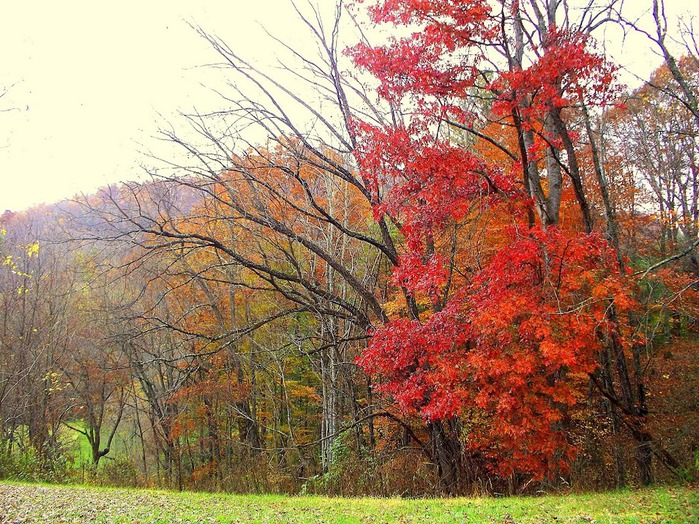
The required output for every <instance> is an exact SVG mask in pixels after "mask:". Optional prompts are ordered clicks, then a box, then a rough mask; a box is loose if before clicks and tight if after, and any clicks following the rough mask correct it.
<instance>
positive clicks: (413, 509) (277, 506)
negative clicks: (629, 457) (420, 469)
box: [0, 483, 699, 524]
mask: <svg viewBox="0 0 699 524" xmlns="http://www.w3.org/2000/svg"><path fill="white" fill-rule="evenodd" d="M29 522H33V523H34V522H45V523H51V522H55V523H83V522H91V523H93V522H94V523H126V524H155V523H162V524H165V523H168V524H169V523H195V522H196V523H227V524H228V523H231V524H233V523H241V524H242V523H245V524H248V523H250V524H251V523H275V522H279V523H290V522H293V523H347V524H349V523H362V524H364V523H366V524H369V523H372V524H373V523H377V524H378V523H400V524H406V523H452V522H455V523H478V522H484V523H499V524H515V523H517V524H520V523H534V522H537V523H540V522H555V523H580V524H583V523H592V522H594V523H598V524H602V523H648V524H651V523H653V524H656V523H658V524H659V523H670V522H678V523H680V522H681V523H686V522H690V523H691V522H699V490H697V489H696V488H693V487H657V488H653V489H640V490H630V491H616V492H610V493H596V494H583V495H567V496H543V497H517V498H497V499H496V498H473V499H466V498H459V499H411V500H406V499H371V498H356V499H349V498H345V499H342V498H329V497H316V496H299V497H288V496H280V495H223V494H207V493H190V492H185V493H173V492H166V491H151V490H129V489H110V488H93V487H66V486H47V485H32V484H16V483H0V523H2V524H8V523H12V524H19V523H29Z"/></svg>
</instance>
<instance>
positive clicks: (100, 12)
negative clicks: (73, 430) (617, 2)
mask: <svg viewBox="0 0 699 524" xmlns="http://www.w3.org/2000/svg"><path fill="white" fill-rule="evenodd" d="M302 1H303V0H302ZM627 1H629V0H627ZM632 1H633V3H634V4H639V5H640V4H648V5H650V0H632ZM666 1H667V4H668V9H673V10H677V9H690V7H691V6H690V5H689V4H692V5H693V4H695V3H699V2H696V0H666ZM314 2H315V3H318V4H320V5H322V6H324V5H325V4H328V5H331V4H334V0H314ZM2 3H3V5H2V11H1V13H2V16H1V17H0V49H1V51H0V91H1V90H2V88H3V87H5V88H9V91H8V93H7V94H6V96H5V97H3V98H0V213H2V211H3V210H5V209H12V210H21V209H23V208H26V207H28V206H32V205H36V204H39V203H42V202H54V201H57V200H60V199H62V198H66V197H70V196H72V195H74V194H76V193H78V192H92V191H94V190H95V189H96V188H98V187H100V186H103V185H106V184H107V183H109V182H114V181H119V180H128V179H134V178H136V177H137V176H138V175H139V174H141V173H142V169H141V168H140V165H141V164H142V163H144V162H148V160H147V159H144V158H143V157H142V156H141V155H140V154H139V150H141V149H143V145H145V147H146V148H147V147H148V143H149V141H151V140H152V137H153V136H154V135H156V134H157V130H158V127H159V124H162V123H163V120H164V119H168V120H170V121H176V113H177V111H178V110H184V111H187V110H189V109H191V108H192V107H194V106H196V105H198V104H202V102H206V100H205V98H206V97H208V96H213V95H211V94H210V93H209V92H208V91H207V90H206V89H204V88H203V87H202V86H201V85H200V82H201V79H202V78H203V77H205V76H206V75H209V74H212V73H211V71H204V70H202V69H201V68H200V67H199V66H202V65H205V64H207V63H211V62H215V61H217V57H216V55H215V53H213V51H212V50H211V49H210V47H209V46H208V44H206V42H204V41H203V40H202V39H201V38H200V37H199V36H198V35H197V34H196V33H195V32H194V30H192V29H191V28H190V27H189V25H188V22H191V23H194V24H198V25H200V26H201V27H203V28H204V29H205V30H206V31H208V32H210V33H214V34H217V35H218V36H220V37H222V38H223V39H224V40H225V41H226V42H227V43H228V44H229V45H230V46H231V47H233V48H234V49H236V50H237V51H238V50H239V51H240V53H241V54H243V55H244V56H255V57H258V58H260V59H264V58H265V57H269V55H270V54H271V53H272V51H271V50H272V49H273V48H274V45H275V44H274V43H273V42H270V40H269V39H268V38H267V37H266V36H265V35H264V33H263V32H262V30H261V28H260V26H259V24H261V23H262V24H264V25H265V26H266V27H267V28H268V29H269V30H270V31H271V32H273V33H274V34H278V35H280V37H282V39H287V38H292V39H294V40H296V43H299V42H301V38H302V35H303V32H302V31H301V30H298V29H297V30H296V31H295V28H298V25H295V24H294V20H295V18H294V15H293V13H292V11H291V9H290V6H289V3H288V0H249V1H247V0H201V1H196V0H189V1H187V0H122V1H119V2H106V1H98V0H64V1H62V2H57V1H55V0H22V1H20V0H17V1H14V2H10V1H9V0H6V1H4V2H2ZM692 9H694V11H695V12H699V7H697V6H694V7H692ZM634 45H635V48H634V47H633V46H627V49H626V50H625V51H624V52H623V53H620V54H619V55H620V56H621V57H622V58H623V59H624V60H625V61H629V60H631V61H632V62H633V67H634V68H635V69H636V70H637V71H638V72H639V73H640V74H647V73H646V71H649V70H650V69H651V68H653V67H655V66H657V65H659V59H658V58H657V57H655V56H654V55H653V54H652V53H651V52H650V51H648V50H646V49H643V46H642V45H641V46H640V47H639V45H638V44H637V43H636V44H634ZM631 51H633V52H631ZM615 54H617V53H615ZM203 105H206V104H205V103H204V104H203Z"/></svg>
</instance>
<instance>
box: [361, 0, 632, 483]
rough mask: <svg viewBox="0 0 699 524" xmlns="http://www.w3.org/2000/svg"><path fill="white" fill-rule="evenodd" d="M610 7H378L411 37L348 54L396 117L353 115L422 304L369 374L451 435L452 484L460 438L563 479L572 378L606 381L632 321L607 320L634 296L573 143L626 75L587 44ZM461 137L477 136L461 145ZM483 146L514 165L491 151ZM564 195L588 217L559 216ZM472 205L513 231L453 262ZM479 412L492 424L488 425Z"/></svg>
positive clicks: (399, 324)
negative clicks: (478, 256) (475, 262)
mask: <svg viewBox="0 0 699 524" xmlns="http://www.w3.org/2000/svg"><path fill="white" fill-rule="evenodd" d="M614 5H615V2H607V3H604V4H603V5H597V4H596V5H594V6H593V5H590V6H588V7H587V9H585V10H583V11H582V12H581V13H579V14H574V13H573V12H571V11H569V10H568V8H567V5H561V4H560V3H558V2H553V1H551V2H548V1H547V2H538V1H532V2H527V3H524V2H517V1H513V2H498V3H497V4H495V5H491V4H490V3H488V2H481V1H475V0H474V1H470V2H452V1H449V0H443V1H434V2H428V3H425V2H394V1H383V2H377V3H375V4H374V5H372V7H371V8H370V14H371V16H372V19H373V20H374V21H375V22H377V23H382V22H388V23H393V24H396V25H405V26H408V27H410V29H411V30H413V29H416V31H415V32H412V33H411V34H410V35H409V36H407V37H404V38H394V39H391V41H390V42H389V43H388V44H387V45H385V46H379V47H371V46H368V45H366V44H362V45H359V46H357V47H356V48H354V50H353V51H352V54H353V56H354V58H355V61H356V62H357V63H358V64H359V65H361V66H363V67H364V68H366V69H367V70H368V71H370V72H371V73H373V74H374V75H376V77H377V79H378V80H379V81H380V84H381V85H380V88H379V93H380V94H381V96H383V97H384V98H385V99H386V100H387V101H388V102H389V103H391V104H393V106H394V107H395V108H396V112H397V113H399V114H401V115H402V118H401V119H400V120H396V121H394V122H393V123H390V124H387V125H380V126H377V125H375V124H372V123H369V122H365V121H356V122H355V123H354V125H355V126H356V128H357V130H358V133H359V136H360V138H359V140H358V151H357V158H358V162H359V163H360V167H361V173H362V176H364V177H365V178H367V179H368V180H371V181H374V183H376V184H380V185H381V186H382V187H389V188H390V190H389V192H388V193H387V195H386V197H385V200H384V202H383V203H382V204H380V205H376V206H375V213H376V214H378V216H380V217H384V218H388V219H390V220H392V221H393V222H394V223H396V224H399V227H400V231H401V233H402V234H403V235H404V238H405V247H404V250H403V252H402V254H401V256H400V259H399V264H398V267H397V269H396V270H395V271H394V273H393V282H394V284H396V285H401V286H403V287H405V288H406V289H407V290H408V292H409V295H410V297H411V299H412V301H413V303H414V304H424V305H425V306H424V307H423V308H422V310H421V309H420V308H417V307H414V308H412V310H411V311H410V312H409V316H408V318H406V319H396V320H393V321H391V322H388V323H386V324H384V326H382V327H380V328H378V329H377V330H376V331H375V332H374V334H373V337H372V340H371V343H370V346H369V348H368V350H367V352H366V353H365V355H364V356H363V357H362V359H361V360H360V362H361V363H362V365H363V366H364V367H365V369H367V370H368V371H372V372H375V373H378V374H379V376H383V377H384V386H383V387H384V389H385V390H386V391H388V392H390V393H392V394H393V395H394V396H395V398H396V399H397V400H398V402H399V404H400V405H401V406H402V407H403V409H404V410H406V411H412V412H416V413H419V414H420V415H421V416H422V417H423V418H424V419H425V420H426V421H427V422H428V423H429V424H432V425H433V426H435V427H438V428H443V427H444V426H445V424H448V425H449V426H450V427H451V428H452V434H451V436H450V437H449V440H450V443H449V444H445V448H448V449H446V450H445V453H444V457H445V458H444V460H443V461H441V462H440V463H439V466H440V469H441V472H442V478H443V482H444V484H445V487H446V488H447V489H456V488H457V486H458V484H459V482H460V481H461V479H460V474H461V473H460V471H459V469H458V467H454V462H455V461H456V457H455V455H458V454H459V442H460V441H461V439H462V438H463V437H462V435H463V432H465V433H467V434H468V445H469V447H470V448H471V449H472V450H473V449H475V450H476V451H482V450H484V449H485V448H483V447H481V446H483V445H484V444H483V443H484V442H485V443H488V445H491V446H493V445H494V446H495V448H496V449H498V453H497V454H496V456H492V455H489V454H488V453H486V455H489V457H488V458H490V459H494V463H493V467H494V468H495V469H496V470H497V471H499V472H500V474H502V475H504V476H507V475H510V474H511V473H512V472H513V471H519V472H521V473H528V474H531V475H533V476H534V477H535V478H542V477H543V476H546V475H555V474H557V473H558V472H559V471H564V470H565V466H566V464H567V463H569V461H570V458H571V456H572V451H571V449H570V447H568V446H566V445H565V439H566V436H565V435H566V433H565V429H566V427H567V420H568V419H569V412H570V410H571V409H572V408H573V407H574V406H575V404H576V403H577V399H576V395H575V394H574V393H573V391H574V390H575V388H573V387H572V386H571V384H573V383H574V382H575V380H576V378H575V377H579V376H583V377H584V376H587V374H588V373H591V372H592V371H593V370H594V368H595V366H594V359H595V358H596V356H597V355H598V353H599V351H601V350H602V348H603V347H604V344H605V340H606V341H611V340H614V341H617V342H619V343H620V344H622V345H624V344H627V340H626V338H625V337H626V336H627V335H628V331H627V330H625V328H624V320H623V317H622V316H619V315H616V316H614V317H606V315H607V314H608V312H609V310H610V308H614V309H618V310H619V311H625V312H628V311H629V308H630V307H631V303H632V301H631V299H630V297H629V294H628V291H627V290H626V288H625V286H624V285H623V275H622V274H621V272H620V268H619V267H618V265H617V264H616V263H615V262H614V261H615V259H616V257H615V256H613V253H614V250H613V249H611V248H610V247H609V246H608V245H607V244H606V243H605V242H604V241H601V240H600V239H599V238H598V237H597V236H596V235H595V234H594V233H593V213H592V210H591V208H590V204H589V198H588V195H587V194H586V188H585V172H584V170H583V162H582V158H583V155H584V153H583V151H582V150H581V149H580V148H579V147H577V146H576V144H575V140H574V137H575V136H576V135H577V131H576V127H577V125H578V124H577V122H579V121H580V119H576V115H580V113H579V112H578V111H579V109H580V107H582V106H586V107H590V108H592V107H600V106H604V105H605V104H607V103H609V102H611V100H612V99H613V97H614V94H615V92H616V91H615V88H614V86H613V83H612V80H613V74H614V67H613V66H611V65H610V64H608V63H607V62H606V61H605V60H604V58H603V57H602V56H601V55H599V54H597V53H596V52H595V51H594V48H593V44H592V41H591V38H590V33H591V32H592V31H594V30H595V29H596V28H598V27H599V26H600V25H602V24H603V23H605V22H606V21H607V20H608V19H609V16H610V15H611V13H612V9H613V7H614ZM474 99H477V100H484V101H485V103H484V104H479V105H474V104H472V103H471V100H474ZM400 108H402V112H401V109H400ZM494 122H497V123H499V124H500V125H503V126H505V127H508V128H511V129H512V130H513V132H514V133H515V135H516V137H517V149H514V150H512V149H510V148H509V147H508V145H507V143H506V142H505V141H503V140H501V138H500V137H501V136H503V135H502V134H499V135H498V134H493V135H491V134H488V133H490V132H492V131H493V130H495V129H496V128H494V127H493V126H492V123H494ZM449 127H452V128H457V129H459V130H462V131H464V132H466V133H467V134H468V135H469V136H470V137H471V138H472V140H471V141H470V143H469V142H466V143H464V142H461V143H459V142H456V141H454V139H453V138H452V136H451V135H450V133H446V132H445V131H444V130H445V129H447V128H449ZM474 141H483V142H487V143H488V144H489V146H492V147H494V148H497V149H499V150H500V151H501V152H502V153H504V155H505V156H506V158H507V161H506V162H505V163H494V162H493V161H492V158H489V157H488V156H487V155H486V156H483V155H481V154H479V150H478V149H476V148H473V147H472V146H471V145H470V144H472V143H473V142H474ZM564 175H565V178H564ZM588 190H589V188H588ZM566 192H569V193H570V194H571V195H572V198H573V202H575V204H576V207H577V210H576V212H575V213H574V214H573V215H572V218H573V219H572V220H571V219H568V220H569V221H568V222H563V220H562V215H561V203H562V198H563V196H564V195H565V194H566ZM474 206H476V207H478V206H480V207H485V208H490V209H496V208H497V207H498V206H499V210H500V212H501V213H505V214H506V215H505V216H509V220H510V221H511V222H512V223H513V234H512V236H511V240H510V242H509V243H508V244H507V246H506V247H505V248H504V249H503V250H502V251H500V252H499V253H497V254H496V255H495V256H494V257H493V258H492V259H490V260H489V261H486V262H485V266H484V267H483V268H482V269H481V268H478V269H475V268H471V269H470V270H469V269H465V268H455V267H454V265H453V260H450V257H449V256H448V253H445V252H444V251H441V250H440V249H439V247H440V238H443V236H444V234H445V232H446V231H448V230H449V229H450V228H451V227H453V224H455V223H457V224H458V223H462V222H464V221H468V220H469V219H470V217H471V216H472V213H473V211H472V210H473V209H474ZM534 212H535V213H536V216H537V217H538V219H539V223H538V224H537V223H536V222H535V214H534ZM585 253H587V255H585ZM610 255H612V256H610ZM530 269H531V271H530ZM459 273H460V274H461V275H464V278H463V279H461V280H456V281H455V280H454V279H453V278H451V275H453V274H459ZM497 297H499V298H501V300H500V301H497ZM507 300H510V301H512V302H511V303H507ZM620 314H621V313H620ZM499 317H502V319H504V321H501V320H500V319H499ZM539 322H541V324H539ZM558 322H562V324H558ZM601 325H604V326H606V327H605V328H604V329H601V328H600V329H601V331H600V330H599V329H598V327H599V326H601ZM535 326H538V327H535ZM605 330H608V331H605ZM602 332H606V335H604V334H603V333H602ZM568 335H570V337H568ZM576 336H577V337H579V338H580V341H579V343H576V342H575V338H576ZM476 363H478V364H477V365H476ZM510 373H511V374H512V375H510ZM507 377H511V378H507ZM536 383H539V384H541V386H540V387H539V386H533V387H532V389H529V388H528V387H527V386H528V385H531V384H536ZM486 385H489V387H486ZM519 388H522V389H519ZM476 392H482V394H480V395H478V394H477V393H476ZM544 406H546V407H547V408H546V409H545V408H544ZM525 413H529V416H528V417H526V416H523V414H525ZM464 417H465V418H464ZM483 417H485V419H486V420H489V421H492V422H493V423H492V424H478V422H477V421H478V419H479V418H480V419H481V420H482V419H483ZM528 442H529V443H530V444H531V445H530V444H527V443H528ZM474 459H475V457H474Z"/></svg>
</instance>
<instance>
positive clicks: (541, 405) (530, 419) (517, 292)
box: [359, 228, 633, 477]
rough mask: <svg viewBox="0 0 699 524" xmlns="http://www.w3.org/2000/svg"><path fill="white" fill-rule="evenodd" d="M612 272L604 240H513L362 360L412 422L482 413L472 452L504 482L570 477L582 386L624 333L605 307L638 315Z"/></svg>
mask: <svg viewBox="0 0 699 524" xmlns="http://www.w3.org/2000/svg"><path fill="white" fill-rule="evenodd" d="M615 267H616V266H615V261H614V258H613V253H612V252H611V250H610V249H609V248H608V246H607V244H606V242H605V241H603V240H602V239H601V238H600V237H599V236H597V235H579V234H575V235H567V234H565V233H563V232H561V231H558V230H556V229H553V228H550V229H548V230H547V231H542V230H532V231H528V232H527V234H526V235H521V234H519V233H518V232H514V233H513V239H512V243H511V244H510V245H509V246H508V247H507V248H506V249H504V250H502V251H501V252H500V253H498V254H497V255H496V256H495V257H494V258H493V260H492V262H491V263H490V264H489V265H488V266H487V267H486V268H484V270H483V271H482V272H480V273H479V275H478V276H477V278H476V279H475V280H474V282H473V283H472V285H471V286H469V287H466V288H463V289H461V290H459V292H458V293H456V294H455V295H454V296H452V297H451V298H450V300H449V302H448V304H447V306H446V307H445V308H444V309H443V310H441V311H439V312H437V313H435V314H433V315H432V316H430V317H429V318H428V319H427V320H425V321H424V322H420V321H418V320H406V319H399V320H395V321H392V322H390V323H388V324H386V325H384V326H382V327H381V328H379V329H378V330H377V331H376V332H375V333H374V336H373V337H372V341H371V344H370V346H369V348H368V349H367V351H366V352H365V353H364V354H363V355H362V357H361V358H360V359H359V363H360V365H361V366H362V367H363V368H364V369H365V370H367V371H368V372H370V373H374V374H377V375H379V376H381V377H382V378H383V380H384V381H383V384H382V386H381V388H382V389H383V390H384V391H386V392H388V393H390V394H392V395H393V396H394V398H395V399H396V401H397V402H398V404H399V405H400V407H401V408H402V409H403V410H404V411H406V412H408V413H412V414H419V415H421V416H422V417H424V418H425V419H426V420H435V419H445V418H451V417H454V416H456V415H459V414H461V413H464V412H465V410H466V409H467V408H470V410H471V411H470V412H471V413H474V411H473V410H474V409H475V410H476V412H478V413H479V415H478V416H479V417H480V419H481V420H485V421H486V423H481V424H474V426H473V432H472V434H471V435H470V439H469V443H470V445H471V446H473V447H475V448H479V449H483V450H484V451H485V452H486V453H487V454H488V455H490V456H491V457H492V458H493V459H494V460H495V462H496V463H497V466H498V471H499V472H500V473H501V474H503V475H507V474H510V473H512V472H513V471H520V472H527V473H531V474H533V475H535V476H538V477H541V476H543V475H545V474H547V473H552V472H554V471H557V470H558V471H560V470H565V467H566V464H567V462H568V461H569V460H570V459H571V458H572V457H574V455H575V449H574V448H573V447H572V446H571V445H569V443H568V442H567V441H566V436H565V429H566V422H567V419H568V416H569V412H570V410H571V409H572V408H573V407H574V406H575V405H576V403H577V401H578V394H577V390H578V386H579V385H580V383H579V379H583V381H584V379H585V378H586V375H587V373H590V372H592V371H593V370H594V368H595V366H596V357H597V354H598V352H599V351H600V350H601V349H602V342H601V339H600V336H601V335H602V334H604V332H605V331H608V330H618V326H614V325H610V323H609V321H608V318H607V316H606V310H607V308H608V307H609V306H610V304H611V302H612V297H614V300H615V306H616V307H617V308H623V307H624V306H626V307H632V306H633V301H632V300H631V299H629V298H627V300H622V296H623V287H624V286H623V279H622V276H621V275H619V274H618V272H617V271H616V270H615V269H614V268H615ZM483 417H485V418H483Z"/></svg>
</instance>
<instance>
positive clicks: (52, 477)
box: [0, 0, 699, 496]
mask: <svg viewBox="0 0 699 524" xmlns="http://www.w3.org/2000/svg"><path fill="white" fill-rule="evenodd" d="M645 1H646V3H647V4H648V5H647V12H646V14H645V17H643V18H633V17H628V16H626V15H625V11H624V9H623V8H624V2H623V1H621V0H589V1H586V2H579V3H573V2H571V3H570V5H569V3H568V2H565V1H560V0H497V1H489V0H376V1H368V0H367V1H361V0H359V1H355V2H351V3H347V2H344V1H343V0H337V2H336V4H337V5H336V9H335V11H334V15H333V16H332V17H330V18H328V17H327V16H325V15H323V14H322V13H321V12H320V11H319V10H318V8H314V4H313V3H312V2H309V3H307V4H306V3H303V2H300V1H299V2H297V6H296V12H297V15H298V17H299V19H300V20H301V21H302V23H303V24H304V26H305V28H306V34H305V35H304V37H305V38H306V39H307V40H309V41H310V42H312V45H311V46H310V47H309V48H308V49H311V51H308V49H297V48H295V47H293V46H291V45H290V44H287V43H285V42H283V41H279V40H274V38H272V39H271V40H272V44H273V45H274V46H276V48H277V49H278V52H279V53H280V56H284V59H280V62H279V67H277V68H275V69H271V70H268V69H266V68H263V67H262V66H259V65H258V64H256V63H254V62H251V61H248V60H247V59H246V57H245V54H244V53H243V52H241V51H239V50H236V49H232V48H231V47H229V46H228V45H227V44H226V42H225V40H223V39H221V38H219V37H217V36H215V35H212V34H209V33H207V32H206V30H205V28H196V27H195V28H194V31H196V32H198V35H197V36H196V37H197V38H201V39H204V40H205V41H206V42H207V43H208V44H209V46H210V48H211V53H212V56H213V57H214V59H215V60H218V64H217V66H216V67H217V68H219V74H220V75H221V82H222V85H221V87H220V88H217V89H218V91H219V94H220V98H219V101H220V104H219V107H218V108H215V109H211V110H210V111H206V112H204V111H202V112H199V113H194V114H187V115H183V116H182V118H181V121H179V122H176V123H175V124H173V125H172V126H164V128H163V131H162V137H161V138H162V139H163V141H164V142H166V143H167V144H168V145H169V146H171V147H172V148H173V151H175V150H177V151H178V153H177V154H176V155H175V154H173V155H172V156H167V155H159V156H158V158H157V159H156V158H153V159H152V160H153V163H152V167H149V168H148V170H149V175H150V178H149V179H148V180H146V181H140V182H124V183H120V184H115V185H112V186H109V187H105V188H103V189H101V190H99V191H98V192H96V193H94V194H89V195H79V196H76V197H75V198H73V199H70V200H66V201H63V202H58V203H55V204H50V205H43V206H39V207H35V208H32V209H28V210H24V211H6V212H5V213H4V214H3V215H2V216H1V217H0V261H1V264H0V323H1V325H0V479H1V478H6V479H18V480H33V481H66V482H77V483H89V482H92V483H96V484H104V485H120V486H149V487H150V486H154V487H166V488H171V489H179V490H184V489H188V490H193V489H195V490H209V491H230V492H237V493H293V494H298V493H322V494H340V495H352V496H354V495H381V496H388V495H402V496H420V495H459V494H472V493H479V494H518V493H537V492H541V491H548V490H556V489H571V488H572V489H576V490H601V489H611V488H615V487H621V486H628V485H649V484H652V483H656V482H686V481H691V480H696V479H697V478H698V476H699V440H698V436H699V395H697V391H699V342H697V339H698V338H699V337H697V333H698V332H699V249H698V246H699V209H698V203H699V144H698V142H697V138H698V136H697V133H698V132H699V46H698V44H697V39H696V32H695V31H694V27H693V25H692V23H691V20H680V22H679V23H677V21H675V20H673V19H670V17H669V16H667V15H666V12H665V5H664V1H663V0H645ZM573 4H575V5H573ZM578 4H579V5H578ZM610 27H614V28H615V29H616V30H618V31H619V32H620V33H625V34H626V33H628V34H635V35H637V36H638V35H640V36H641V37H642V38H643V41H644V42H645V44H646V45H647V54H648V56H652V57H653V59H654V60H655V59H657V68H656V69H655V71H654V72H653V73H652V75H651V76H650V77H649V78H645V79H636V80H637V85H636V86H635V87H632V88H630V87H627V86H626V85H625V84H624V83H623V81H622V79H621V76H622V73H623V70H622V68H621V66H620V65H619V64H615V63H613V62H611V61H610V59H609V58H608V57H607V56H606V55H605V53H604V45H603V43H604V41H603V38H604V34H603V32H604V31H605V30H607V29H608V28H610ZM379 28H381V29H382V31H379V30H378V29H379ZM124 177H125V178H127V177H128V174H125V175H124Z"/></svg>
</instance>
